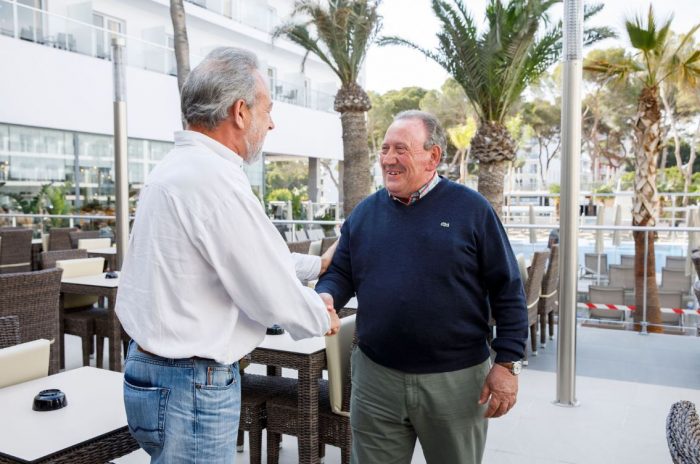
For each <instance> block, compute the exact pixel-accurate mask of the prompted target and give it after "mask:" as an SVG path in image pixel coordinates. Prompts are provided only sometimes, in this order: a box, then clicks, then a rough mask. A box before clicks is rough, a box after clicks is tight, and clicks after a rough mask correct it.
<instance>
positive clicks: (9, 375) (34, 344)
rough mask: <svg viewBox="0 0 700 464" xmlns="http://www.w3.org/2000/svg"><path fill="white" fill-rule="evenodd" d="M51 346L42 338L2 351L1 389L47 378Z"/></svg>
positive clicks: (0, 352) (0, 354) (0, 355)
mask: <svg viewBox="0 0 700 464" xmlns="http://www.w3.org/2000/svg"><path fill="white" fill-rule="evenodd" d="M50 346H51V342H49V341H48V340H44V339H43V338H42V339H39V340H34V341H31V342H27V343H20V344H19V345H14V346H10V347H8V348H3V349H0V388H3V387H7V386H10V385H15V384H18V383H22V382H26V381H28V380H34V379H38V378H40V377H46V376H47V375H48V374H49V347H50Z"/></svg>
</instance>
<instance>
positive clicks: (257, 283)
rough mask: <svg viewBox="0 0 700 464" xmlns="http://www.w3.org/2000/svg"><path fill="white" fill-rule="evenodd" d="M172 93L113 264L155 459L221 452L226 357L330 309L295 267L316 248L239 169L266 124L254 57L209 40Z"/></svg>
mask: <svg viewBox="0 0 700 464" xmlns="http://www.w3.org/2000/svg"><path fill="white" fill-rule="evenodd" d="M181 98H182V112H183V115H184V118H185V120H186V121H187V126H188V130H185V131H182V132H178V133H176V134H175V147H174V148H173V150H172V151H171V152H170V153H169V154H168V155H167V156H166V157H165V158H164V159H163V160H162V161H161V162H160V163H159V165H158V166H156V168H155V169H154V170H153V171H152V172H151V174H150V175H149V177H148V181H147V182H146V185H145V186H144V189H143V191H142V193H141V196H140V198H139V204H138V209H137V212H136V220H135V222H134V227H133V230H132V235H131V240H130V242H129V249H128V251H127V254H126V257H125V260H124V264H123V267H122V274H121V281H120V287H119V297H118V299H117V306H116V311H117V314H118V316H119V320H120V321H121V323H122V326H123V327H124V329H125V330H126V332H127V333H128V334H129V336H130V337H131V338H132V339H133V342H132V344H131V346H130V347H129V353H128V356H127V360H126V367H125V372H124V403H125V406H126V412H127V419H128V423H129V430H130V431H131V433H132V435H133V436H134V438H135V439H136V440H137V441H138V442H139V444H140V445H141V447H142V448H144V449H145V450H146V452H148V454H150V455H151V462H165V463H171V462H206V463H219V462H221V463H223V462H227V463H228V462H232V461H233V459H234V453H235V441H236V430H237V428H238V419H239V415H240V376H239V373H238V364H237V362H236V361H237V360H238V359H240V358H241V357H243V356H244V355H245V354H246V353H248V352H250V351H252V350H253V349H254V348H255V347H256V346H257V345H258V344H259V343H260V342H261V341H262V340H263V338H264V336H265V328H266V327H268V326H271V325H273V324H279V325H281V326H282V327H284V328H286V329H287V331H289V333H290V335H291V336H292V337H293V338H295V339H301V338H306V337H313V336H320V335H323V334H327V335H333V334H335V333H336V332H337V330H338V327H339V320H338V316H337V315H336V314H335V311H334V310H333V309H332V307H331V308H328V307H327V306H326V305H325V304H324V303H323V301H322V300H321V298H320V297H319V296H318V295H317V294H316V293H315V292H314V291H313V290H312V289H310V288H308V287H305V286H303V285H302V284H301V283H300V282H299V279H298V278H297V273H296V271H295V269H297V270H298V271H299V272H300V273H302V274H303V275H302V276H300V277H303V278H307V279H308V278H310V277H315V276H314V274H316V275H317V274H318V273H319V272H320V269H321V260H320V259H319V258H318V257H313V258H310V257H303V256H302V255H295V256H296V257H297V258H294V257H293V255H291V254H290V253H289V251H288V249H287V247H286V245H285V243H284V241H283V240H282V238H281V236H280V234H279V232H278V231H277V229H276V228H275V227H274V225H273V224H272V223H271V222H270V221H269V219H268V218H267V216H266V215H265V212H264V210H263V208H262V205H261V204H260V202H259V201H258V199H257V198H256V197H255V195H254V194H253V192H252V190H251V187H250V184H249V182H248V179H247V177H246V175H245V173H244V172H243V169H242V165H243V163H252V162H254V161H255V160H256V159H258V157H259V156H260V153H261V150H262V145H263V142H264V140H265V135H266V134H267V131H268V130H271V129H273V128H274V123H273V122H272V119H271V117H270V112H271V110H272V102H271V100H270V94H269V91H268V87H267V85H266V83H265V80H264V78H263V77H262V75H261V73H260V71H259V69H258V62H257V59H256V57H255V56H254V55H253V54H251V53H249V52H246V51H243V50H240V49H235V48H224V47H222V48H218V49H216V50H214V51H212V52H211V53H210V54H209V55H207V57H206V58H205V59H204V60H203V61H202V62H201V63H200V64H199V65H198V66H197V67H196V68H195V69H193V70H192V72H191V73H190V75H189V76H188V78H187V80H186V82H185V84H184V85H183V88H182V90H181ZM295 259H296V260H297V262H295ZM299 260H304V261H303V262H300V261H299Z"/></svg>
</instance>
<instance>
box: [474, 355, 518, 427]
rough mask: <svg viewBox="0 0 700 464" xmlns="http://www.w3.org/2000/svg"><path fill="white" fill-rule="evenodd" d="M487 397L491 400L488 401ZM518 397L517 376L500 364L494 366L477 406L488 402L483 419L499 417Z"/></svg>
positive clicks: (513, 404) (508, 409)
mask: <svg viewBox="0 0 700 464" xmlns="http://www.w3.org/2000/svg"><path fill="white" fill-rule="evenodd" d="M489 396H490V397H491V399H490V400H489ZM517 396H518V376H517V375H513V374H511V373H510V372H509V371H508V369H506V368H505V367H503V366H501V365H500V364H494V365H493V367H492V368H491V371H490V372H489V375H488V376H486V381H485V382H484V387H483V388H482V389H481V397H480V398H479V404H485V403H486V402H487V401H488V402H489V406H488V408H487V409H486V414H484V417H487V418H489V417H501V416H502V415H504V414H506V413H507V412H508V411H510V409H511V408H512V407H513V406H515V401H516V398H517Z"/></svg>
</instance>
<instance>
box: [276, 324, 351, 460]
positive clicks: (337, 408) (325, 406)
mask: <svg viewBox="0 0 700 464" xmlns="http://www.w3.org/2000/svg"><path fill="white" fill-rule="evenodd" d="M354 334H355V318H354V317H346V318H344V319H342V320H341V330H340V332H339V333H338V334H337V335H336V336H334V337H326V352H327V353H328V378H329V380H327V381H326V380H319V382H320V388H319V390H320V391H319V395H318V400H319V401H318V440H319V455H323V454H324V452H323V446H324V445H331V446H337V447H338V448H340V453H341V462H342V463H343V464H348V463H349V462H350V450H351V448H352V435H351V429H350V394H351V382H350V354H351V352H352V348H353V346H354V345H355V343H356V338H355V336H354ZM333 344H335V346H332V345H333ZM333 352H335V353H336V354H335V355H333V354H331V353H333ZM297 412H298V405H297V392H296V391H294V392H290V393H287V394H284V395H279V396H276V397H275V398H272V399H270V400H268V401H267V462H268V463H270V464H277V463H278V462H279V443H280V438H281V434H285V435H293V436H298V430H299V427H298V422H299V418H298V414H297Z"/></svg>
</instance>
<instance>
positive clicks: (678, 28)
mask: <svg viewBox="0 0 700 464" xmlns="http://www.w3.org/2000/svg"><path fill="white" fill-rule="evenodd" d="M464 3H465V5H466V6H467V9H468V10H469V11H471V12H472V14H473V16H474V18H475V19H477V21H478V23H479V24H480V26H481V25H483V16H484V10H485V5H486V3H487V0H464ZM586 3H595V2H590V1H586ZM604 3H605V7H604V8H603V10H602V11H601V12H600V13H598V14H597V15H596V16H595V17H594V18H593V19H592V20H591V24H592V25H608V26H609V27H612V28H613V29H614V30H615V31H617V33H618V35H620V36H621V37H622V36H623V34H624V18H625V17H630V16H634V15H635V14H637V13H643V14H646V12H647V9H648V8H649V2H648V1H647V0H645V1H639V0H607V1H605V2H604ZM651 3H652V5H653V7H654V10H655V12H656V14H657V17H661V18H666V17H667V16H668V15H669V14H673V15H674V19H673V23H672V26H671V28H672V29H673V30H674V31H675V32H679V33H681V32H687V31H688V30H689V29H690V28H691V27H692V26H693V25H694V24H695V23H697V22H700V6H698V5H700V3H699V2H698V0H652V2H651ZM562 9H563V7H562V5H561V4H560V5H556V6H555V7H553V8H552V17H553V18H561V11H562ZM380 13H381V15H382V16H383V18H384V20H383V29H382V32H381V35H385V36H391V35H395V36H400V37H403V38H405V39H408V40H410V41H412V42H414V43H416V44H419V45H421V46H422V47H424V48H428V49H431V48H435V46H436V45H437V39H436V37H435V33H436V31H437V30H438V29H439V23H438V20H437V19H436V18H435V15H434V14H433V11H432V9H431V8H430V0H383V2H382V4H381V6H380ZM696 37H698V38H700V32H698V33H697V34H696ZM611 46H628V42H625V41H624V39H617V40H613V39H609V40H605V41H602V42H599V43H598V44H596V45H594V46H593V47H589V48H588V49H585V50H584V54H585V53H586V51H587V50H591V49H593V48H607V47H611ZM365 66H366V82H365V88H366V90H373V91H375V92H379V93H384V92H386V91H387V90H391V89H400V88H402V87H408V86H419V87H423V88H425V89H437V88H440V86H441V85H442V83H443V82H444V81H445V79H447V77H448V75H447V73H446V72H445V71H444V70H443V69H442V68H441V67H440V66H438V65H437V64H435V63H434V62H433V61H431V60H428V59H427V58H425V57H424V56H423V55H422V54H421V53H420V52H418V51H414V50H412V49H409V48H406V47H398V46H388V47H377V46H376V45H374V46H372V48H371V49H370V50H369V52H368V54H367V58H366V61H365Z"/></svg>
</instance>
